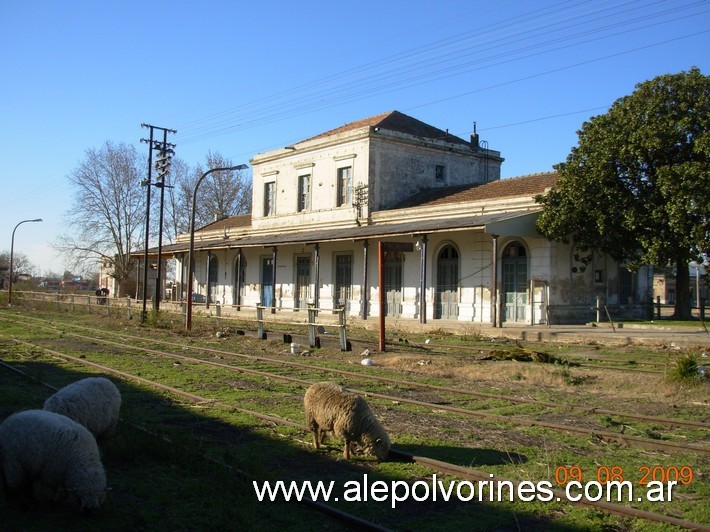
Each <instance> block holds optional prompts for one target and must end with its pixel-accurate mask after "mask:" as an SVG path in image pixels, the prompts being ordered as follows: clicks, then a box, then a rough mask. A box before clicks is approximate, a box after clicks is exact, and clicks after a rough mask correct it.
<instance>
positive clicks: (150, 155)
mask: <svg viewBox="0 0 710 532" xmlns="http://www.w3.org/2000/svg"><path fill="white" fill-rule="evenodd" d="M152 180H153V128H152V127H151V128H150V147H149V148H148V179H146V180H144V181H143V182H142V183H141V184H142V185H145V188H146V193H145V194H146V195H145V251H144V252H143V311H142V312H141V323H144V322H145V318H146V304H147V301H148V247H149V243H150V187H151V184H152Z"/></svg>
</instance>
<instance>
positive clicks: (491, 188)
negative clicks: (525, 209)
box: [394, 172, 558, 209]
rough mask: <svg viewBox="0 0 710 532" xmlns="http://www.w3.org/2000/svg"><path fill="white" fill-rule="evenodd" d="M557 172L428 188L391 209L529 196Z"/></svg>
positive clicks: (548, 184) (551, 181)
mask: <svg viewBox="0 0 710 532" xmlns="http://www.w3.org/2000/svg"><path fill="white" fill-rule="evenodd" d="M557 179H558V175H557V173H555V172H546V173H541V174H531V175H526V176H522V177H512V178H509V179H500V180H496V181H491V182H490V183H485V184H483V185H461V186H456V187H444V188H431V189H427V190H423V191H422V192H419V193H417V194H415V195H414V196H410V197H409V198H407V199H406V200H404V201H403V202H401V203H399V204H397V205H395V206H394V208H395V209H404V208H407V207H424V206H431V205H444V204H448V203H465V202H469V201H479V200H486V199H494V198H506V197H513V196H526V197H533V196H535V195H536V194H542V193H543V192H544V191H545V189H547V188H549V187H552V186H554V184H555V183H556V182H557Z"/></svg>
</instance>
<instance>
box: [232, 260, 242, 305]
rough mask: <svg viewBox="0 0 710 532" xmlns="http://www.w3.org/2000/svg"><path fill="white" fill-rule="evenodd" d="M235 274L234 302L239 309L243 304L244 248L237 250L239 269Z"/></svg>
mask: <svg viewBox="0 0 710 532" xmlns="http://www.w3.org/2000/svg"><path fill="white" fill-rule="evenodd" d="M235 274H236V282H235V283H234V290H235V292H236V293H235V294H234V304H235V305H236V307H237V310H239V309H240V306H241V304H242V282H243V279H242V248H239V249H238V250H237V271H236V272H235Z"/></svg>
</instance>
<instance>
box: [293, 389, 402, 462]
mask: <svg viewBox="0 0 710 532" xmlns="http://www.w3.org/2000/svg"><path fill="white" fill-rule="evenodd" d="M303 404H304V407H305V410H306V425H307V426H308V428H309V429H310V430H311V431H312V432H313V443H314V445H315V447H316V449H319V448H320V444H321V443H323V440H324V439H325V433H326V432H327V431H330V432H332V433H333V435H334V436H335V437H336V438H340V439H342V440H345V449H344V451H343V457H344V458H345V459H346V460H348V459H350V453H351V451H352V450H353V449H352V445H353V444H354V443H358V444H359V445H360V446H361V447H362V448H363V449H364V450H365V452H367V453H368V454H372V455H375V456H376V457H377V458H379V459H380V460H384V459H385V458H387V454H388V453H389V450H390V445H391V443H390V438H389V436H388V435H387V432H386V431H385V429H384V428H383V427H382V425H380V423H379V422H378V421H377V419H376V418H375V416H374V414H373V413H372V410H370V407H369V405H368V404H367V402H366V401H365V400H364V399H363V398H362V397H360V396H359V395H358V394H356V393H355V392H351V391H350V390H346V389H345V388H343V387H342V386H339V385H337V384H334V383H332V382H319V383H316V384H314V385H312V386H311V387H310V388H308V390H306V394H305V396H304V397H303Z"/></svg>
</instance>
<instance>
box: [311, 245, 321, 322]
mask: <svg viewBox="0 0 710 532" xmlns="http://www.w3.org/2000/svg"><path fill="white" fill-rule="evenodd" d="M313 260H314V263H315V264H314V267H315V270H316V271H315V277H316V278H315V283H314V285H313V302H314V304H315V307H316V310H315V312H316V315H318V307H319V306H320V243H318V242H316V245H315V256H314V259H313Z"/></svg>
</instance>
